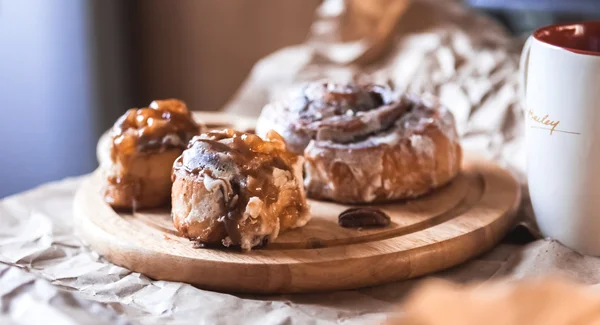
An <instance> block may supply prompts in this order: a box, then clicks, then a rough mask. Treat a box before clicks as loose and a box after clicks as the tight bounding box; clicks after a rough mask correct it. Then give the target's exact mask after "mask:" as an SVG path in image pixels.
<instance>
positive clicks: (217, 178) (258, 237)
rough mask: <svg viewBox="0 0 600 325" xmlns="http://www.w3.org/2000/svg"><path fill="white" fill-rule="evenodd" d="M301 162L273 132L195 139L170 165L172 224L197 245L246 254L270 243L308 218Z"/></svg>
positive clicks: (217, 133) (230, 133) (215, 134)
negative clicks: (238, 248) (229, 248)
mask: <svg viewBox="0 0 600 325" xmlns="http://www.w3.org/2000/svg"><path fill="white" fill-rule="evenodd" d="M302 162H303V159H302V157H299V156H297V155H295V154H293V153H291V152H288V151H287V150H286V148H285V142H284V140H283V139H282V138H281V137H280V136H279V135H278V134H277V133H275V132H268V133H267V134H266V135H265V139H264V140H263V139H261V138H260V137H258V136H256V135H253V134H247V133H242V132H237V131H233V130H230V129H225V130H220V131H212V132H208V133H205V134H202V135H200V136H196V137H194V138H193V139H192V140H191V141H190V143H189V146H188V148H187V149H186V150H185V151H184V152H183V153H182V154H181V156H180V157H179V158H177V160H176V161H175V164H174V165H173V190H172V210H171V211H172V215H173V224H174V225H175V228H177V230H178V231H179V232H180V233H181V234H182V235H183V236H185V237H187V238H189V239H191V240H193V241H196V242H198V243H202V244H214V243H222V244H223V245H224V246H230V245H240V246H241V248H242V249H243V250H250V249H251V248H252V247H254V246H257V245H260V244H261V243H262V242H263V240H264V239H268V240H269V241H274V240H275V239H276V238H277V236H278V235H279V233H280V232H282V231H284V230H286V229H290V228H296V227H301V226H304V225H305V224H306V223H307V222H308V220H309V218H310V216H309V214H308V206H307V204H306V198H305V194H304V188H303V185H302Z"/></svg>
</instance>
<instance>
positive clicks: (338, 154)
mask: <svg viewBox="0 0 600 325" xmlns="http://www.w3.org/2000/svg"><path fill="white" fill-rule="evenodd" d="M271 129H273V130H275V131H277V132H279V133H280V134H281V135H282V136H283V138H284V139H285V141H286V142H287V143H288V145H289V148H290V150H292V151H293V152H296V153H298V154H303V155H304V158H305V161H306V162H305V165H304V169H305V179H304V184H305V186H306V189H307V192H308V196H309V197H311V198H315V199H325V200H333V201H337V202H343V203H372V202H386V201H391V200H398V199H406V198H413V197H416V196H419V195H422V194H425V193H427V192H429V191H431V190H432V189H435V188H437V187H440V186H442V185H444V184H446V183H448V182H449V181H450V180H452V178H454V177H455V176H456V175H457V173H458V172H459V170H460V165H461V159H462V150H461V146H460V143H459V138H458V135H457V132H456V126H455V122H454V117H453V116H452V113H451V112H450V111H449V110H448V109H446V108H445V107H444V106H442V105H440V104H439V103H438V102H437V101H436V100H435V99H434V98H432V97H427V96H422V97H420V96H415V95H410V94H408V95H397V94H395V93H393V92H392V91H391V89H389V88H387V87H385V86H379V85H358V84H352V83H350V84H336V83H331V82H315V83H311V84H309V85H307V86H306V87H304V88H302V90H301V91H300V93H299V94H293V96H291V98H289V99H284V100H282V101H279V102H276V103H273V104H270V105H267V106H266V107H265V108H264V109H263V111H262V113H261V115H260V117H259V120H258V123H257V128H256V131H257V134H258V135H260V136H262V135H264V134H266V133H267V132H268V131H269V130H271Z"/></svg>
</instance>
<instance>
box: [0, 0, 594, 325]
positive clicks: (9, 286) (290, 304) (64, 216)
mask: <svg viewBox="0 0 600 325" xmlns="http://www.w3.org/2000/svg"><path fill="white" fill-rule="evenodd" d="M394 2H398V3H394ZM311 35H312V36H311V37H310V39H309V40H308V41H307V43H306V44H303V45H300V46H296V47H293V48H287V49H283V50H281V51H279V52H277V53H275V54H273V55H271V56H269V57H267V58H265V59H264V60H262V61H261V62H259V63H258V64H257V66H256V68H255V69H254V70H253V71H252V74H251V76H250V77H249V79H248V81H247V82H246V83H245V85H244V86H243V87H242V88H241V90H240V91H239V92H238V94H237V95H236V96H235V97H234V99H233V100H232V101H231V102H230V104H229V105H228V106H227V108H226V109H227V110H228V111H231V112H238V113H240V114H250V115H257V114H258V113H259V111H260V109H261V108H262V106H263V105H264V104H265V103H266V102H268V101H269V99H270V98H272V97H273V96H276V95H277V93H278V92H279V89H280V88H285V87H286V86H289V85H292V84H293V83H294V82H296V81H302V80H309V79H314V78H319V77H324V76H332V77H336V78H352V77H353V75H354V74H355V73H367V74H368V75H369V78H373V79H375V80H376V81H377V80H380V81H385V82H387V81H388V80H391V82H393V83H394V84H395V86H396V87H398V88H400V89H406V90H411V91H417V92H421V91H428V92H432V93H434V94H437V95H438V96H440V97H441V99H442V101H443V102H444V103H445V104H446V105H447V106H448V107H449V108H450V109H451V110H452V111H453V112H454V114H455V116H456V118H457V121H458V125H459V129H460V133H461V135H462V136H463V138H464V146H465V147H466V148H467V149H470V150H477V151H479V152H480V153H486V154H487V155H488V156H489V157H491V158H493V159H496V160H497V161H499V162H501V163H502V164H504V165H505V166H507V167H509V168H511V169H512V170H513V171H514V172H515V173H516V174H517V176H519V179H520V180H521V181H524V180H523V177H522V173H523V170H524V157H523V156H524V155H523V152H522V150H523V146H522V142H523V140H522V133H523V132H522V123H523V119H522V112H521V108H520V107H519V105H518V98H517V54H518V50H519V48H518V47H519V45H520V43H519V42H517V43H519V44H517V45H515V44H514V43H515V42H514V41H513V40H511V39H510V38H509V37H508V36H507V34H506V33H505V32H504V31H503V30H502V29H501V28H500V27H498V26H497V25H496V24H494V23H493V22H492V21H490V20H489V19H487V18H485V17H482V16H478V15H476V14H474V13H473V12H470V11H468V10H466V9H464V8H463V7H461V5H460V4H459V3H458V2H454V1H443V2H442V1H414V2H409V1H405V2H403V1H401V0H373V1H362V0H347V1H342V0H327V1H325V2H324V4H323V5H322V6H321V8H319V10H318V13H317V20H316V21H315V23H314V26H313V31H312V34H311ZM81 181H82V178H73V179H66V180H62V181H59V182H55V183H51V184H47V185H44V186H42V187H39V188H36V189H34V190H32V191H29V192H25V193H22V194H18V195H15V196H12V197H8V198H6V199H4V200H2V201H0V322H3V323H4V322H6V323H23V324H38V323H40V322H42V323H48V324H54V323H56V324H61V323H62V324H76V323H84V324H95V323H99V324H104V323H106V324H119V323H122V324H127V323H134V324H198V323H200V324H239V323H245V324H365V323H367V324H368V323H379V322H381V321H384V320H385V319H386V318H387V317H388V315H391V314H394V313H397V311H398V309H397V305H398V303H399V302H401V301H402V299H403V298H404V297H405V296H406V294H407V293H408V292H410V290H411V289H412V288H413V287H414V286H415V285H417V284H419V283H421V281H422V279H415V280H411V281H405V282H399V283H392V284H388V285H383V286H379V287H373V288H366V289H361V290H353V291H343V292H332V293H328V294H313V295H310V294H309V295H286V296H235V295H230V294H225V293H217V292H210V291H205V290H200V289H197V288H195V287H192V286H190V285H187V284H182V283H173V282H165V281H153V280H151V279H149V278H147V277H145V276H143V275H140V274H138V273H132V272H130V271H128V270H126V269H124V268H122V267H118V266H115V265H112V264H111V263H108V262H106V261H105V260H103V259H102V258H101V257H100V256H98V255H97V254H96V253H94V252H92V251H90V250H89V249H88V248H86V247H85V246H84V245H83V243H82V242H81V241H80V239H78V238H77V237H76V236H75V235H74V233H73V215H72V201H73V196H74V193H75V191H76V189H77V187H78V186H79V184H80V183H81ZM525 197H526V195H525ZM527 211H528V208H527V205H526V204H525V205H523V209H522V211H521V214H522V215H523V216H527V215H528V213H527ZM523 220H527V218H524V219H523ZM519 229H522V228H519ZM515 233H516V235H515V234H513V235H511V236H509V237H508V238H507V239H506V240H505V242H504V243H502V244H501V245H499V246H498V247H496V248H495V249H494V250H493V251H491V252H490V253H488V254H486V255H484V256H481V257H479V258H477V259H474V260H472V261H470V262H468V263H465V264H463V265H461V266H458V267H456V268H453V269H450V270H447V271H444V272H441V273H438V274H435V275H432V276H430V277H437V278H443V279H449V280H452V281H455V282H469V281H486V280H489V279H500V278H502V279H506V278H514V279H518V278H529V277H536V276H540V275H542V274H554V273H559V274H563V275H566V276H568V277H571V278H575V279H577V280H579V281H581V282H584V283H589V284H593V283H598V282H600V271H599V270H600V259H597V258H592V257H584V256H581V255H579V254H577V253H574V252H572V251H571V250H569V249H567V248H565V247H564V246H562V245H560V244H559V243H557V242H554V241H548V240H537V241H535V242H531V243H529V244H527V245H523V240H522V238H521V237H523V236H519V235H518V234H519V233H523V231H518V230H517V231H515ZM525 237H527V236H525ZM519 238H521V239H519Z"/></svg>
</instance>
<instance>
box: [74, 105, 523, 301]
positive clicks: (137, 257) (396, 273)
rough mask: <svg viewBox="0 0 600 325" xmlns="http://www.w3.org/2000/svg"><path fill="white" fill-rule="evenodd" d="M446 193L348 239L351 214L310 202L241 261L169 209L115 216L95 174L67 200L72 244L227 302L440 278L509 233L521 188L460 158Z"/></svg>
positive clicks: (399, 208) (243, 125)
mask: <svg viewBox="0 0 600 325" xmlns="http://www.w3.org/2000/svg"><path fill="white" fill-rule="evenodd" d="M210 115H214V114H199V115H198V117H199V118H200V119H202V120H204V121H207V122H210V123H209V124H211V123H212V124H213V125H215V124H218V126H219V127H220V126H225V125H227V122H228V121H236V120H237V123H235V125H234V126H235V127H237V128H240V129H247V128H248V127H251V124H252V121H251V120H248V119H241V118H233V117H225V116H223V115H221V116H219V117H218V118H213V117H210ZM462 167H463V168H462V172H461V173H460V174H459V175H458V177H457V178H456V179H455V180H454V181H453V182H452V183H450V184H449V185H447V186H445V187H443V188H441V189H439V190H437V191H435V192H433V193H431V194H429V195H425V196H423V197H420V198H417V199H414V200H406V201H399V202H395V203H390V204H383V205H377V207H378V208H380V209H381V210H383V211H385V212H386V213H387V214H388V215H389V216H390V217H391V220H392V224H391V225H390V226H389V227H387V228H383V229H362V230H360V229H346V228H342V227H340V226H338V223H337V218H338V215H339V213H340V212H341V211H343V210H345V209H347V208H349V207H350V206H349V205H342V204H336V203H332V202H322V201H314V200H309V204H310V205H311V214H312V220H311V221H310V222H309V223H308V224H307V225H306V226H305V227H304V228H301V229H295V230H291V231H288V232H285V233H282V234H281V235H280V237H279V239H278V240H277V241H276V242H273V243H269V245H268V246H267V247H265V248H263V249H258V250H253V251H251V252H248V253H244V252H241V251H239V250H236V249H226V248H222V249H206V248H204V249H195V248H193V245H192V243H191V242H189V241H188V240H187V239H185V238H182V237H179V236H178V234H177V232H176V231H175V229H174V227H173V225H172V222H171V218H170V212H169V209H168V208H162V209H153V210H144V211H135V212H132V211H115V210H113V209H112V208H111V207H110V206H109V205H107V204H106V203H104V201H103V199H102V197H101V196H100V194H99V189H100V185H99V184H100V174H99V173H94V175H93V176H92V177H90V178H89V179H87V180H86V181H85V182H84V183H83V184H82V186H81V188H80V189H79V190H78V192H77V194H76V197H75V219H76V227H77V230H78V231H79V233H80V236H82V238H83V239H84V240H85V241H86V242H87V243H88V244H89V245H90V246H91V247H92V248H93V249H94V250H96V251H98V252H99V253H100V254H102V255H103V256H104V257H105V258H106V259H108V260H109V261H111V262H113V263H115V264H118V265H122V266H125V267H127V268H129V269H131V270H133V271H137V272H140V273H143V274H146V275H148V276H149V277H151V278H154V279H161V280H170V281H181V282H187V283H191V284H194V285H196V286H198V287H201V288H204V289H210V290H217V291H226V292H248V293H293V292H317V291H330V290H339V289H353V288H359V287H366V286H373V285H377V284H382V283H386V282H391V281H399V280H404V279H409V278H412V277H416V276H420V275H424V274H427V273H431V272H435V271H439V270H442V269H445V268H448V267H451V266H454V265H457V264H460V263H462V262H464V261H466V260H468V259H469V258H472V257H474V256H477V255H478V254H481V253H483V252H485V251H486V250H488V249H490V248H491V247H493V246H494V245H495V244H496V243H497V242H498V241H499V240H500V239H501V238H502V237H503V236H504V234H505V233H506V232H507V231H508V230H509V229H510V228H511V227H512V226H513V225H514V216H515V212H516V209H517V207H518V203H519V200H520V188H519V185H518V183H517V182H516V180H515V179H514V178H513V177H512V176H511V174H510V173H509V172H508V171H506V170H504V169H502V168H500V167H499V166H497V165H495V164H493V163H491V162H490V161H487V160H485V159H482V158H478V157H476V156H473V155H469V154H467V155H466V157H465V161H464V163H463V166H462Z"/></svg>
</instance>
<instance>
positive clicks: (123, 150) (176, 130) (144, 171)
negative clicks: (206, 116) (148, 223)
mask: <svg viewBox="0 0 600 325" xmlns="http://www.w3.org/2000/svg"><path fill="white" fill-rule="evenodd" d="M201 129H202V128H201V126H199V125H198V124H197V123H196V122H194V120H193V118H192V115H191V113H190V112H189V111H188V110H187V107H186V106H185V104H184V103H183V102H182V101H179V100H176V99H169V100H156V101H153V102H152V103H151V104H150V106H149V107H146V108H133V109H130V110H128V111H127V112H126V113H125V114H124V115H123V116H121V118H119V120H117V122H116V123H115V125H114V126H113V128H112V129H111V130H110V131H109V134H108V139H109V140H108V141H106V142H104V143H101V144H100V145H99V150H98V151H99V152H98V159H99V162H100V168H101V170H102V173H103V176H104V186H103V194H104V199H105V201H106V202H107V203H109V204H110V205H111V206H113V207H116V208H149V207H156V206H160V205H164V204H167V203H168V202H169V199H170V197H171V185H172V184H171V169H172V166H173V162H174V161H175V159H177V157H178V156H179V155H181V152H183V150H184V149H185V148H186V146H187V143H188V141H189V140H190V139H191V138H192V137H193V136H194V135H197V134H199V133H200V131H201Z"/></svg>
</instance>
